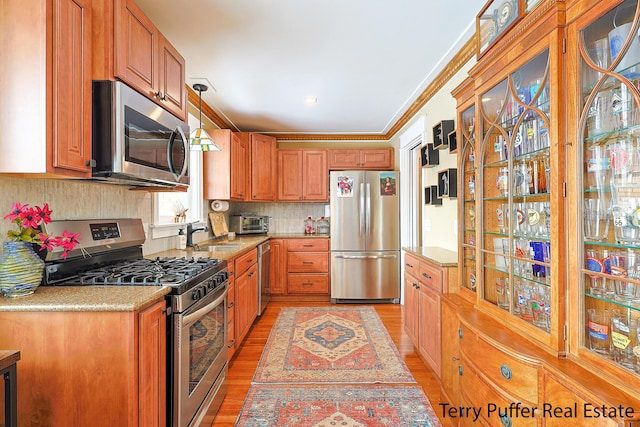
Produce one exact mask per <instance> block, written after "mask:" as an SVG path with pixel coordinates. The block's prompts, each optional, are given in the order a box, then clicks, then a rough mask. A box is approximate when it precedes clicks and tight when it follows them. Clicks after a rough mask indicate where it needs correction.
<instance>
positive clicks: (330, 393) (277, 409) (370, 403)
mask: <svg viewBox="0 0 640 427" xmlns="http://www.w3.org/2000/svg"><path fill="white" fill-rule="evenodd" d="M440 425H441V424H440V421H439V420H438V417H437V416H436V414H435V413H434V411H433V408H432V407H431V404H430V403H429V400H428V399H427V397H426V396H425V395H424V393H423V391H422V388H420V387H419V386H390V385H387V386H383V385H366V386H365V385H350V386H344V385H343V386H336V385H334V386H331V387H327V386H324V387H318V386H303V385H296V386H292V385H266V384H261V385H255V384H254V385H252V386H251V388H250V389H249V394H248V395H247V399H246V400H245V403H244V406H243V408H242V412H241V413H240V416H239V418H238V421H237V423H236V426H242V427H252V426H261V427H266V426H304V427H333V426H345V427H359V426H370V427H376V426H384V427H389V426H402V427H409V426H410V427H418V426H419V427H431V426H440Z"/></svg>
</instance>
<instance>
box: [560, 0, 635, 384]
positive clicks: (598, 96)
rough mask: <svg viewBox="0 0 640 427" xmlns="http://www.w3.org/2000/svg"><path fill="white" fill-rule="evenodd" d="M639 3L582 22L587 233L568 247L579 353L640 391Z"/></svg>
mask: <svg viewBox="0 0 640 427" xmlns="http://www.w3.org/2000/svg"><path fill="white" fill-rule="evenodd" d="M615 5H617V6H615ZM614 6H615V7H614ZM638 7H639V6H638V2H637V1H635V0H634V1H631V0H626V1H623V2H619V1H616V2H611V3H604V4H603V3H600V4H598V7H597V8H596V9H595V10H594V13H593V14H585V16H584V17H583V19H581V20H579V21H577V22H576V24H575V25H574V26H572V30H571V31H570V34H571V37H572V40H574V41H575V44H576V52H574V55H573V56H574V57H576V58H579V64H577V66H576V69H577V70H580V73H579V74H578V76H577V78H576V81H575V82H573V84H572V85H574V86H575V88H576V91H575V92H576V93H575V95H574V96H575V102H574V103H569V105H577V106H579V108H578V109H577V112H573V114H572V115H571V116H570V117H569V121H568V122H569V123H571V124H572V126H571V128H570V132H571V135H572V136H574V137H575V139H570V140H573V141H576V142H577V144H576V147H577V149H576V150H575V152H573V151H572V152H571V160H572V161H571V162H570V164H571V165H572V166H571V167H572V169H571V170H570V171H569V176H576V177H577V179H575V180H570V182H569V186H570V187H571V189H572V190H575V191H572V192H571V194H574V195H575V196H574V197H573V198H572V199H573V200H572V207H571V212H570V213H569V215H568V217H570V218H572V219H573V220H576V221H574V222H573V223H572V226H573V227H572V229H574V230H575V231H577V233H574V234H572V235H571V236H570V237H569V238H570V241H569V246H568V248H569V250H570V254H571V263H570V265H571V267H572V270H571V273H574V274H570V277H572V278H575V279H577V280H575V281H573V280H572V281H570V284H571V285H574V288H573V289H572V292H570V295H571V298H572V299H571V301H570V305H569V306H570V307H571V309H572V315H571V320H572V321H573V324H574V327H573V329H572V333H573V337H574V345H575V347H574V348H575V349H576V352H577V353H578V354H579V355H580V356H581V359H584V360H588V361H589V362H590V363H592V365H593V366H595V367H597V368H596V369H598V370H602V369H604V371H605V373H604V374H605V375H608V376H610V377H614V378H617V379H619V380H620V381H624V383H625V384H627V385H628V387H633V388H634V389H635V391H637V390H638V389H639V388H640V375H638V362H637V361H638V359H637V355H638V350H639V349H640V347H639V342H638V334H637V331H638V330H639V329H638V327H639V325H640V320H639V319H640V282H639V279H640V261H639V260H640V250H639V246H640V195H639V193H638V188H640V155H639V153H640V151H639V150H640V140H639V139H638V133H637V132H638V126H639V125H640V115H639V114H638V113H639V111H640V108H639V104H638V101H639V100H640V90H639V89H638V85H639V84H640V74H638V69H639V67H640V55H639V54H638V53H639V52H640V45H639V41H638V37H637V34H638V31H637V27H636V26H637V25H638V21H637V18H638V12H639V11H638ZM632 27H633V29H632ZM572 77H575V76H572ZM576 235H577V239H576V238H575V236H576ZM630 372H634V373H633V374H630Z"/></svg>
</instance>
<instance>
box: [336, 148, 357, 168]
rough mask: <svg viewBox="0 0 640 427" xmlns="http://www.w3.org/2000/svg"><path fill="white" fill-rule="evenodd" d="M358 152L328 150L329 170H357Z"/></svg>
mask: <svg viewBox="0 0 640 427" xmlns="http://www.w3.org/2000/svg"><path fill="white" fill-rule="evenodd" d="M359 163H360V150H346V149H339V150H329V169H357V168H358V167H359Z"/></svg>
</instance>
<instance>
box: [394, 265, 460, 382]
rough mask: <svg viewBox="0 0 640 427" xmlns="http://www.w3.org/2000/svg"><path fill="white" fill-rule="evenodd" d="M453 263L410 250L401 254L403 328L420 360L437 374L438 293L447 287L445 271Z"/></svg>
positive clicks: (446, 272) (438, 358)
mask: <svg viewBox="0 0 640 427" xmlns="http://www.w3.org/2000/svg"><path fill="white" fill-rule="evenodd" d="M451 269H454V270H455V268H454V267H442V266H440V265H437V264H434V263H431V262H429V261H427V260H426V259H424V258H421V257H418V256H415V255H413V254H410V253H406V254H405V265H404V271H405V272H404V289H405V312H404V316H405V330H406V332H407V334H408V335H409V337H410V338H411V340H412V342H413V345H414V346H415V347H416V348H417V349H418V353H419V354H420V356H421V357H422V358H423V359H424V361H425V362H426V363H427V364H428V365H429V366H430V367H431V369H433V370H434V371H435V372H436V374H437V375H438V376H440V375H441V372H440V371H441V366H440V365H441V363H440V359H441V352H442V348H441V338H440V336H441V325H440V322H441V320H440V296H441V294H442V291H443V289H445V288H447V287H448V284H447V283H448V280H449V277H455V276H456V273H454V272H451V273H450V272H449V270H451Z"/></svg>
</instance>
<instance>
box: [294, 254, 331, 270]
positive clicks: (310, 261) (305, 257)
mask: <svg viewBox="0 0 640 427" xmlns="http://www.w3.org/2000/svg"><path fill="white" fill-rule="evenodd" d="M287 271H288V272H289V273H328V272H329V253H328V252H289V257H288V260H287Z"/></svg>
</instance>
